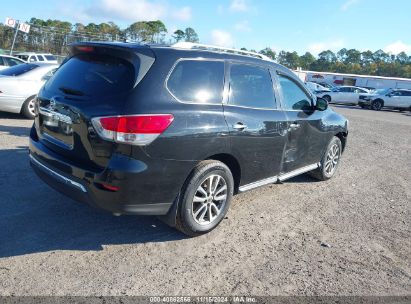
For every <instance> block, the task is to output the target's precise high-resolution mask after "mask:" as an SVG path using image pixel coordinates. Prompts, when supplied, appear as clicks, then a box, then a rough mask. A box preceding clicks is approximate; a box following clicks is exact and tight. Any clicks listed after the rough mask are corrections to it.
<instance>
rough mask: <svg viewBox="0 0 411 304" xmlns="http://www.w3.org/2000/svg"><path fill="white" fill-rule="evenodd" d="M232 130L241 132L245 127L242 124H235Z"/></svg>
mask: <svg viewBox="0 0 411 304" xmlns="http://www.w3.org/2000/svg"><path fill="white" fill-rule="evenodd" d="M233 129H236V130H239V131H242V130H244V129H247V125H245V124H243V123H242V122H237V123H236V124H233Z"/></svg>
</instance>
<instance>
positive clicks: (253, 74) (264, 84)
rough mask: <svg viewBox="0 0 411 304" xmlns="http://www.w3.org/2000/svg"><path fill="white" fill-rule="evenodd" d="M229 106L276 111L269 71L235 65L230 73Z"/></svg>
mask: <svg viewBox="0 0 411 304" xmlns="http://www.w3.org/2000/svg"><path fill="white" fill-rule="evenodd" d="M229 104H232V105H237V106H245V107H251V108H270V109H275V108H276V103H275V97H274V91H273V83H272V81H271V75H270V72H269V70H268V69H265V68H260V67H256V66H250V65H244V64H233V65H232V66H231V71H230V101H229Z"/></svg>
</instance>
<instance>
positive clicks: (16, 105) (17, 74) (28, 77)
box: [0, 63, 58, 118]
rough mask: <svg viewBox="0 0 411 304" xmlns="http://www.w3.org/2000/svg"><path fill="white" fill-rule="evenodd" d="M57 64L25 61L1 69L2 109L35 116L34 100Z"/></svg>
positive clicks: (0, 96)
mask: <svg viewBox="0 0 411 304" xmlns="http://www.w3.org/2000/svg"><path fill="white" fill-rule="evenodd" d="M57 68H58V65H57V64H49V63H24V64H19V65H15V66H13V67H10V68H8V69H4V70H1V71H0V111H5V112H10V113H21V114H23V115H24V116H26V117H27V118H34V100H35V98H36V95H37V93H38V91H39V90H40V88H41V87H42V86H43V84H44V83H45V82H46V81H47V80H48V79H49V78H50V77H51V76H52V75H53V74H54V72H55V71H56V70H57Z"/></svg>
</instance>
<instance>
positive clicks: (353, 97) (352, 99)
mask: <svg viewBox="0 0 411 304" xmlns="http://www.w3.org/2000/svg"><path fill="white" fill-rule="evenodd" d="M369 93H370V91H369V90H367V89H364V88H360V87H354V86H341V87H336V88H335V89H333V90H332V91H331V92H324V93H321V94H317V96H318V97H322V98H324V99H325V100H327V101H328V102H329V103H344V104H355V105H356V104H358V100H359V98H360V95H361V94H369Z"/></svg>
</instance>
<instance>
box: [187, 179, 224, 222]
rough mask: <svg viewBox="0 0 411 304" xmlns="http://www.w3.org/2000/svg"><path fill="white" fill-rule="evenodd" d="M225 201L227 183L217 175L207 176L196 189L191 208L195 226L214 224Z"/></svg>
mask: <svg viewBox="0 0 411 304" xmlns="http://www.w3.org/2000/svg"><path fill="white" fill-rule="evenodd" d="M226 201H227V182H226V181H225V179H224V178H223V177H222V176H220V175H218V174H213V175H210V176H208V177H207V178H206V179H204V181H203V182H202V183H201V184H200V186H199V187H198V188H197V191H196V193H195V194H194V198H193V204H192V208H191V212H192V216H193V218H194V220H195V221H196V223H197V224H200V225H208V224H211V223H212V222H214V221H215V220H216V219H217V218H218V216H219V215H220V213H221V212H222V211H223V209H224V206H225V204H226Z"/></svg>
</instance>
